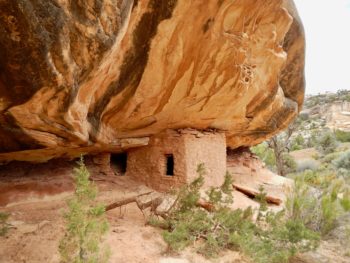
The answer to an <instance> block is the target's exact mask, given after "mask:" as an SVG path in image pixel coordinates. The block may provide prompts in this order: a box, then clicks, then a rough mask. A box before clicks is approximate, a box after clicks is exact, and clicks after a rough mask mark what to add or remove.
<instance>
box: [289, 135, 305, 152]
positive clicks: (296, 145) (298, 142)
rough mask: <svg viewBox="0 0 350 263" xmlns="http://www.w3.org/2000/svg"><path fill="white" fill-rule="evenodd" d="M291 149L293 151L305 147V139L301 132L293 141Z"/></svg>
mask: <svg viewBox="0 0 350 263" xmlns="http://www.w3.org/2000/svg"><path fill="white" fill-rule="evenodd" d="M291 145H292V146H291V150H292V151H297V150H301V149H304V145H305V139H304V137H303V136H302V135H301V134H298V135H297V136H296V137H295V138H294V139H293V141H292V143H291Z"/></svg>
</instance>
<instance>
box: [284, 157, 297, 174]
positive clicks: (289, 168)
mask: <svg viewBox="0 0 350 263" xmlns="http://www.w3.org/2000/svg"><path fill="white" fill-rule="evenodd" d="M282 158H283V165H284V167H285V170H286V172H287V173H293V172H295V171H296V169H297V163H296V162H295V160H294V158H293V157H292V156H291V155H290V154H288V153H284V154H283V157H282Z"/></svg>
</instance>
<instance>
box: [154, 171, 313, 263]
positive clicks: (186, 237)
mask: <svg viewBox="0 0 350 263" xmlns="http://www.w3.org/2000/svg"><path fill="white" fill-rule="evenodd" d="M198 173H199V177H198V178H197V179H196V180H195V181H194V182H192V183H191V184H189V185H188V186H185V187H183V188H182V189H180V191H179V192H178V194H177V198H176V200H177V201H176V203H175V204H174V206H173V207H172V209H171V211H170V212H169V214H168V217H166V218H165V219H155V218H152V219H151V220H150V221H149V223H150V224H152V225H154V226H158V227H159V226H160V227H162V228H166V231H164V232H163V237H164V240H165V241H166V242H167V243H168V245H169V248H170V249H172V250H175V251H179V250H182V249H184V248H185V247H187V246H190V245H194V246H195V247H196V249H197V251H198V252H199V253H201V254H203V255H205V256H206V257H215V256H217V255H218V254H219V253H220V251H221V250H223V249H231V250H240V251H242V252H243V253H245V254H246V255H247V256H249V257H250V258H251V259H252V261H253V262H256V263H283V262H288V259H289V258H290V257H291V256H293V255H294V254H295V253H297V252H302V251H308V250H310V249H313V248H315V247H316V246H317V244H318V239H319V238H318V235H317V234H316V233H314V232H313V231H311V230H309V229H307V228H306V227H305V225H303V224H302V222H301V221H300V220H292V219H289V218H286V217H285V215H284V212H283V211H282V212H279V213H272V212H269V211H267V206H266V199H265V193H264V190H263V189H260V194H259V195H258V197H257V200H258V201H259V202H260V203H261V204H265V205H264V206H261V207H260V209H259V211H258V212H259V217H258V220H257V222H255V223H254V221H253V211H252V209H251V208H248V209H246V210H241V209H237V210H231V209H230V208H229V206H230V204H231V203H232V186H230V187H229V185H230V184H231V182H232V178H231V176H230V175H229V174H226V176H225V182H224V183H223V185H222V186H221V187H216V188H211V189H209V190H208V191H207V192H206V196H205V197H203V196H202V197H200V189H201V187H202V185H203V173H204V170H203V166H199V169H198ZM227 197H230V198H227ZM200 198H201V199H203V198H204V200H205V201H206V202H210V203H211V204H212V205H213V207H214V209H211V210H210V211H208V210H205V209H203V208H202V207H201V206H198V205H197V204H198V201H199V200H200ZM195 244H196V245H195Z"/></svg>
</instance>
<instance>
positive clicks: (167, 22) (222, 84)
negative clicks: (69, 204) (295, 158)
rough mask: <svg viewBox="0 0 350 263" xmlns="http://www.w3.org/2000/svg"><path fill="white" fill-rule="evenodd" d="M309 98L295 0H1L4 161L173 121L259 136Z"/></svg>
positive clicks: (107, 141)
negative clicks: (306, 94)
mask: <svg viewBox="0 0 350 263" xmlns="http://www.w3.org/2000/svg"><path fill="white" fill-rule="evenodd" d="M303 98H304V33H303V27H302V24H301V22H300V19H299V17H298V14H297V11H296V9H295V6H294V3H293V2H292V0H207V1H203V0H134V1H132V0H74V1H69V0H16V1H8V0H0V161H9V160H15V159H28V158H29V159H31V160H39V159H40V158H44V159H45V158H47V157H48V156H52V157H58V156H64V155H67V154H69V152H72V151H73V150H72V149H74V151H77V149H83V150H82V151H87V152H89V151H99V150H103V149H112V148H113V149H114V148H115V149H117V148H118V147H119V149H121V148H122V147H121V146H122V144H123V143H124V146H125V147H124V148H127V147H132V146H133V145H138V144H146V143H147V140H146V139H147V138H145V137H148V136H150V135H152V134H157V133H159V132H161V131H163V130H165V129H169V128H170V129H179V128H187V127H190V128H196V129H218V130H223V131H225V132H226V136H227V144H228V145H229V146H231V147H233V148H236V147H239V146H249V145H254V144H256V143H259V142H261V141H262V140H264V139H266V138H268V137H270V136H272V135H274V134H276V133H277V132H279V131H280V130H282V129H284V128H285V127H286V126H287V125H288V123H289V122H290V121H291V120H292V119H293V118H294V117H295V116H296V114H297V113H298V111H299V110H300V108H301V105H302V103H303ZM138 138H139V139H138ZM74 151H73V152H74Z"/></svg>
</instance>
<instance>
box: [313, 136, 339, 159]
mask: <svg viewBox="0 0 350 263" xmlns="http://www.w3.org/2000/svg"><path fill="white" fill-rule="evenodd" d="M337 147H338V141H337V140H336V138H335V136H334V135H333V134H332V133H330V132H326V133H324V134H323V135H321V137H319V138H318V140H317V149H318V150H319V151H320V152H321V153H323V154H329V153H332V152H334V151H335V150H336V149H337Z"/></svg>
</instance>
